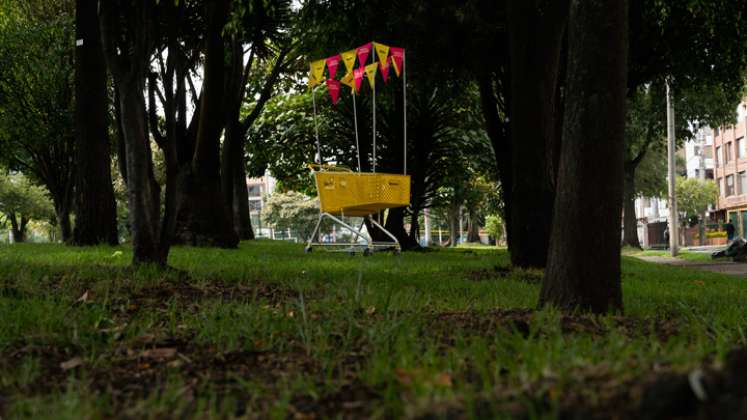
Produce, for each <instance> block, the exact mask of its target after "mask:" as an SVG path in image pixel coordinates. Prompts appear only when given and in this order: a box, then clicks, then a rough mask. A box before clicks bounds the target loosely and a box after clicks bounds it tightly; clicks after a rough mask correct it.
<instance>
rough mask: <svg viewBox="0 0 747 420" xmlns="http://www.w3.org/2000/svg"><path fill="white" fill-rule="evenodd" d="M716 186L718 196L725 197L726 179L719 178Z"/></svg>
mask: <svg viewBox="0 0 747 420" xmlns="http://www.w3.org/2000/svg"><path fill="white" fill-rule="evenodd" d="M716 185H717V186H718V195H719V196H721V197H723V196H724V178H719V179H718V180H717V181H716Z"/></svg>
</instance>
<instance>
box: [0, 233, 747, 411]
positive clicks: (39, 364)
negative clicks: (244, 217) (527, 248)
mask: <svg viewBox="0 0 747 420" xmlns="http://www.w3.org/2000/svg"><path fill="white" fill-rule="evenodd" d="M302 248H303V247H302V245H296V244H290V243H284V242H272V241H256V242H251V243H249V242H246V243H242V244H241V246H240V249H239V250H219V249H196V248H181V247H177V248H174V249H173V250H172V254H171V257H170V264H171V265H172V266H173V267H174V268H175V269H176V270H171V271H169V272H166V273H163V272H158V271H156V270H152V269H140V270H137V271H132V270H129V269H127V265H128V263H129V261H130V250H129V249H128V248H127V247H116V248H112V247H97V248H88V249H85V248H84V249H81V248H72V247H65V246H61V245H37V244H27V245H26V244H22V245H12V246H0V417H2V418H16V417H34V418H55V419H59V418H101V417H125V418H164V417H167V418H172V417H179V418H225V417H246V418H288V417H294V418H312V417H313V416H312V415H315V416H316V417H345V418H360V417H387V418H388V417H418V418H422V417H435V418H441V417H443V418H446V417H448V418H454V417H457V418H458V417H464V418H471V417H478V418H495V417H499V418H500V417H503V418H512V417H520V418H556V417H568V416H572V417H574V418H593V417H594V416H595V415H596V416H601V418H608V416H609V415H611V414H612V413H621V414H623V416H637V415H638V414H639V413H641V412H646V413H647V414H648V415H656V414H657V413H659V414H662V413H665V414H666V413H669V412H667V411H658V412H657V411H656V410H666V409H671V408H661V407H659V406H660V405H662V404H660V400H661V398H658V397H657V398H655V401H654V402H653V403H651V401H652V400H651V398H650V397H649V395H650V394H651V392H656V390H657V389H659V388H655V387H652V386H653V385H655V384H656V383H658V381H660V380H661V378H664V377H667V378H675V379H673V381H675V382H674V383H675V384H679V382H676V381H677V380H679V379H677V378H680V379H681V377H682V376H681V374H683V373H687V372H690V371H691V370H692V369H694V368H696V367H699V366H704V367H706V368H707V369H721V368H722V367H723V366H724V364H725V363H726V364H727V365H728V358H726V357H725V355H727V352H728V351H729V350H731V349H733V348H735V347H741V346H742V345H744V343H745V335H744V326H745V321H746V320H747V305H745V303H746V302H747V284H746V283H745V281H746V280H745V279H740V278H737V277H733V276H726V275H720V274H715V273H707V272H703V271H697V270H691V269H688V268H684V267H669V266H662V265H655V264H651V263H647V262H643V261H640V260H637V259H635V258H631V257H627V256H626V257H623V291H624V292H623V293H624V300H625V316H611V315H610V316H604V317H589V316H572V315H563V314H559V313H557V312H554V311H551V310H543V311H534V310H533V308H534V306H535V304H536V301H537V296H538V292H539V282H540V281H541V278H542V272H540V271H531V270H529V271H525V270H512V269H511V268H510V267H509V262H508V255H507V254H506V251H505V250H496V249H494V248H479V249H456V250H437V251H433V252H422V253H405V254H404V255H403V256H401V257H394V256H391V255H389V254H377V255H375V256H373V257H369V258H364V257H362V256H355V257H350V256H348V255H346V254H339V253H325V252H318V251H315V252H313V253H311V254H304V253H303V252H302ZM741 374H743V372H741ZM652 389H653V390H654V391H651V390H652ZM678 389H679V388H678ZM657 404H658V405H657ZM678 404H679V405H678V406H676V407H674V409H677V408H678V407H679V408H680V409H681V408H682V407H683V405H682V403H681V402H680V403H678ZM685 407H689V406H685ZM644 417H645V416H644Z"/></svg>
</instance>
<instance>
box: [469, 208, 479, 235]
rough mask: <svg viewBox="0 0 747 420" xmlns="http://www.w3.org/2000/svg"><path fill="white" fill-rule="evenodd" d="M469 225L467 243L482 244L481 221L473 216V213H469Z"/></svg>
mask: <svg viewBox="0 0 747 420" xmlns="http://www.w3.org/2000/svg"><path fill="white" fill-rule="evenodd" d="M467 223H468V225H467V242H473V243H476V242H480V224H479V223H480V221H479V218H477V217H475V216H474V215H473V211H470V212H469V217H468V218H467Z"/></svg>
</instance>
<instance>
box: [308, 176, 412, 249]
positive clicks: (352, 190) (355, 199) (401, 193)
mask: <svg viewBox="0 0 747 420" xmlns="http://www.w3.org/2000/svg"><path fill="white" fill-rule="evenodd" d="M308 167H309V169H311V170H312V172H313V174H314V179H315V181H316V188H317V192H318V194H319V207H320V214H319V221H318V222H317V225H316V227H315V228H314V233H313V234H312V235H311V238H310V239H309V242H308V244H307V246H306V251H307V252H310V251H311V247H312V246H313V245H316V246H334V245H337V244H333V243H324V242H321V241H314V239H315V238H317V235H318V233H319V228H320V226H321V222H322V220H323V219H324V218H328V219H330V220H332V221H333V222H335V223H337V224H339V225H341V226H343V227H345V228H346V229H347V230H348V231H350V232H351V233H352V234H353V239H354V240H361V241H362V242H363V244H364V246H365V247H364V250H363V252H364V254H365V255H368V254H370V253H371V252H373V250H374V249H375V248H384V247H386V248H389V247H391V248H394V250H395V252H399V251H400V246H399V241H397V238H396V237H395V236H394V235H392V234H391V233H390V232H389V231H387V230H386V229H385V228H384V227H383V226H381V225H380V224H379V223H378V222H377V221H376V220H375V219H374V218H369V216H370V215H372V214H376V213H379V212H381V211H384V210H386V209H390V208H396V207H405V206H409V205H410V176H409V175H399V174H388V173H370V172H353V171H352V170H351V169H349V168H346V167H344V166H338V165H322V164H313V163H312V164H309V165H308ZM346 216H347V217H363V218H369V219H368V220H369V221H370V222H371V223H372V224H373V225H374V226H376V227H377V228H379V229H380V230H382V231H383V232H384V233H385V234H386V235H387V236H388V237H389V238H391V239H392V241H391V242H374V241H373V240H372V239H371V236H370V235H369V234H368V233H367V232H364V231H363V226H362V225H361V227H359V228H355V227H353V226H351V225H350V224H349V223H346V222H345V221H344V218H345V217H346ZM348 251H351V249H350V248H349V249H348ZM352 252H354V250H352Z"/></svg>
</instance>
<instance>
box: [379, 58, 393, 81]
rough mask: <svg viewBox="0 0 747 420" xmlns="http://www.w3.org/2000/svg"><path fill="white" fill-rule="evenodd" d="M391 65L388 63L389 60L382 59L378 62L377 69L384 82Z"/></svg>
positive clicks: (387, 78)
mask: <svg viewBox="0 0 747 420" xmlns="http://www.w3.org/2000/svg"><path fill="white" fill-rule="evenodd" d="M390 68H391V66H390V65H389V60H384V61H380V62H379V71H381V77H382V78H383V79H384V83H387V81H388V80H389V69H390Z"/></svg>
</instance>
